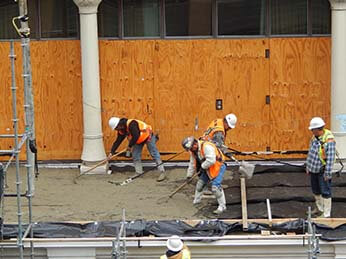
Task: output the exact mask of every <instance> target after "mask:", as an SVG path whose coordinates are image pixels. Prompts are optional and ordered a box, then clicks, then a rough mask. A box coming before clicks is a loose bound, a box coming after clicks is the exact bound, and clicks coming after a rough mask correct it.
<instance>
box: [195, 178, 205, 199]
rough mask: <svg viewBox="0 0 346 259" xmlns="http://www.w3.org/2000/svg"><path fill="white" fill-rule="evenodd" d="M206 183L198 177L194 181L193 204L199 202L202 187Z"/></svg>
mask: <svg viewBox="0 0 346 259" xmlns="http://www.w3.org/2000/svg"><path fill="white" fill-rule="evenodd" d="M205 185H206V184H205V183H204V182H203V181H202V180H201V179H198V181H197V183H196V190H195V198H194V199H193V204H194V205H196V204H199V203H201V200H202V195H203V189H204V186H205Z"/></svg>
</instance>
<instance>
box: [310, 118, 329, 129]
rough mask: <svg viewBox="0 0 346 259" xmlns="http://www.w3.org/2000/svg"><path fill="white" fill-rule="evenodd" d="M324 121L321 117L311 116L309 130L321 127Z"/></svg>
mask: <svg viewBox="0 0 346 259" xmlns="http://www.w3.org/2000/svg"><path fill="white" fill-rule="evenodd" d="M324 125H326V123H325V122H324V120H323V119H322V118H321V117H313V118H312V119H311V121H310V126H309V130H312V129H318V128H322V127H323V126H324Z"/></svg>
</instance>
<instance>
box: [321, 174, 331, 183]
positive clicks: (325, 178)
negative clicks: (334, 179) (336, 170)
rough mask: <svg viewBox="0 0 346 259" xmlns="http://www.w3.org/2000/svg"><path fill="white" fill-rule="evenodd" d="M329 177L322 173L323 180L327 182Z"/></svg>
mask: <svg viewBox="0 0 346 259" xmlns="http://www.w3.org/2000/svg"><path fill="white" fill-rule="evenodd" d="M330 179H331V177H328V176H327V175H326V174H323V180H324V181H325V182H328V181H329V180H330Z"/></svg>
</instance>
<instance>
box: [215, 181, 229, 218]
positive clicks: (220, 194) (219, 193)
mask: <svg viewBox="0 0 346 259" xmlns="http://www.w3.org/2000/svg"><path fill="white" fill-rule="evenodd" d="M212 191H213V193H214V194H215V197H216V199H217V203H218V204H219V206H218V207H217V209H216V210H214V211H213V213H214V214H216V215H220V214H221V213H222V212H224V211H225V210H226V198H225V193H224V191H223V189H222V188H218V187H216V186H212Z"/></svg>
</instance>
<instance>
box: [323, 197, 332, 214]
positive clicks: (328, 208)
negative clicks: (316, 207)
mask: <svg viewBox="0 0 346 259" xmlns="http://www.w3.org/2000/svg"><path fill="white" fill-rule="evenodd" d="M331 212H332V198H327V199H323V217H324V218H330V214H331Z"/></svg>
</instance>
